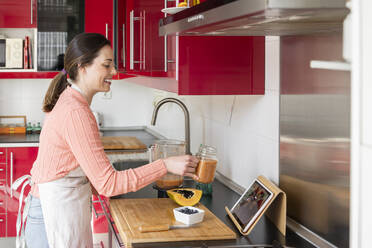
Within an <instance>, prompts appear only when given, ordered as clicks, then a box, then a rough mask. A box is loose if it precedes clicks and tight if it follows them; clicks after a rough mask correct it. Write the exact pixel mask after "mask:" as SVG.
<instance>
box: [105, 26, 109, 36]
mask: <svg viewBox="0 0 372 248" xmlns="http://www.w3.org/2000/svg"><path fill="white" fill-rule="evenodd" d="M105 26H106V39H109V38H108V23H106V24H105Z"/></svg>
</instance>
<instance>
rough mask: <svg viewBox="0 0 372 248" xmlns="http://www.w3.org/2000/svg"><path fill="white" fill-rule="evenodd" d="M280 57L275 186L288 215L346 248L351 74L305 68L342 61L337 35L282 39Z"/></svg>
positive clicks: (347, 241) (347, 235)
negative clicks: (316, 62) (313, 62)
mask: <svg viewBox="0 0 372 248" xmlns="http://www.w3.org/2000/svg"><path fill="white" fill-rule="evenodd" d="M280 54H281V55H280V56H281V63H280V67H281V69H280V74H281V76H280V77H281V78H280V84H281V85H280V177H279V184H280V187H281V188H282V189H283V190H284V191H285V192H286V194H287V197H288V216H289V217H290V218H292V219H294V220H295V221H297V222H298V223H300V224H301V225H303V226H305V227H306V228H308V229H310V230H311V231H312V232H314V233H316V234H317V235H319V236H321V237H322V238H324V239H325V240H327V241H328V242H330V243H332V244H334V245H335V246H338V247H348V246H349V200H350V73H349V72H344V71H332V70H323V69H311V68H310V60H341V59H342V34H337V35H332V36H326V35H324V36H297V37H282V38H281V45H280Z"/></svg>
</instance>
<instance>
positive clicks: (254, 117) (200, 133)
mask: <svg viewBox="0 0 372 248" xmlns="http://www.w3.org/2000/svg"><path fill="white" fill-rule="evenodd" d="M130 81H131V80H130V79H126V80H120V81H113V83H112V99H109V100H106V99H103V98H102V95H100V94H97V95H96V96H95V97H94V99H93V102H92V106H91V107H92V109H93V110H95V111H99V112H102V113H103V115H104V122H103V123H104V126H137V125H149V124H150V121H151V115H152V111H153V101H154V99H159V96H161V97H178V96H176V94H173V93H166V92H161V91H157V90H153V89H150V88H146V87H142V86H139V85H136V84H132V83H130ZM49 82H50V80H49V79H43V80H40V79H35V80H33V79H32V80H31V79H27V80H5V79H3V80H0V115H16V114H17V115H24V114H26V115H27V117H28V119H29V120H31V121H33V122H35V121H40V120H42V119H43V118H44V114H43V112H42V111H41V104H42V100H43V96H44V94H45V91H46V89H47V87H48V85H49ZM265 87H266V90H265V95H261V96H246V95H243V96H241V95H239V96H180V97H178V98H179V99H180V100H182V101H183V102H184V103H185V104H186V105H187V107H188V109H189V112H190V119H191V123H190V126H191V151H192V152H194V153H195V152H196V151H197V149H198V147H199V145H200V144H201V143H203V144H209V145H212V146H215V147H217V149H218V158H219V165H218V170H219V171H220V172H222V173H223V174H224V175H225V176H227V177H229V178H231V179H232V180H234V181H235V182H236V183H238V184H240V185H241V186H248V185H249V183H250V182H251V181H252V180H253V179H254V178H255V177H257V176H258V175H261V174H262V175H265V176H266V177H268V178H269V179H271V180H273V181H274V182H278V176H279V173H278V170H279V161H278V158H279V155H278V153H279V38H278V37H267V42H266V83H265ZM154 129H156V130H157V131H159V132H160V133H162V134H163V135H165V136H166V137H168V138H175V139H184V115H183V112H182V110H181V109H180V108H179V107H178V106H177V105H175V104H172V103H167V104H165V105H163V106H162V107H161V109H160V111H159V114H158V119H157V123H156V126H155V127H154Z"/></svg>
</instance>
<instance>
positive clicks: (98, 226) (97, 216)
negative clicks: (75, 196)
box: [92, 195, 108, 233]
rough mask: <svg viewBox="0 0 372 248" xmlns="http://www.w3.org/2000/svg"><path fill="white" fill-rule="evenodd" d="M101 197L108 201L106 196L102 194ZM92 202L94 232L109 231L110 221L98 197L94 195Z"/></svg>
mask: <svg viewBox="0 0 372 248" xmlns="http://www.w3.org/2000/svg"><path fill="white" fill-rule="evenodd" d="M101 199H102V201H105V203H108V199H107V198H106V197H104V196H101ZM92 202H93V204H92V205H93V206H92V208H93V210H92V215H93V216H92V219H93V233H108V223H107V220H106V216H105V214H104V212H103V209H102V206H101V203H100V202H99V199H98V197H97V196H95V195H93V198H92ZM105 203H103V204H105Z"/></svg>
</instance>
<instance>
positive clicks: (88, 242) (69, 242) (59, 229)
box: [38, 167, 93, 248]
mask: <svg viewBox="0 0 372 248" xmlns="http://www.w3.org/2000/svg"><path fill="white" fill-rule="evenodd" d="M38 187H39V193H40V202H41V208H42V210H43V217H44V223H45V230H46V233H47V238H48V244H49V247H50V248H60V247H76V248H80V247H82V248H91V247H93V238H92V229H91V224H90V223H91V216H92V212H91V211H92V209H91V196H92V191H91V187H90V183H89V181H88V179H87V177H86V175H85V173H84V172H83V170H82V169H81V168H80V167H78V168H76V169H75V170H73V171H71V172H70V173H69V174H68V175H66V176H65V177H63V178H61V179H58V180H55V181H52V182H48V183H41V184H38Z"/></svg>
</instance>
